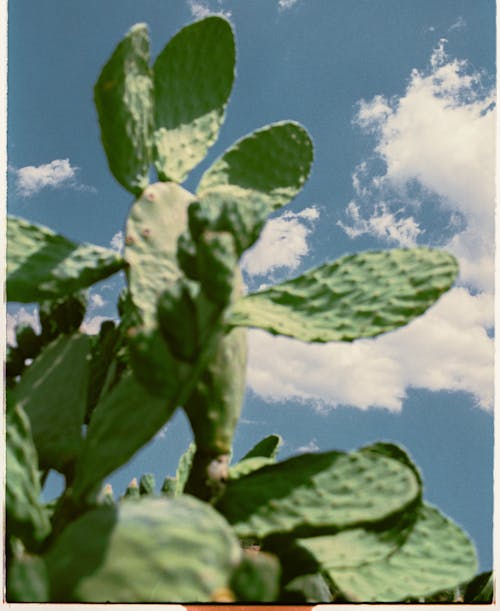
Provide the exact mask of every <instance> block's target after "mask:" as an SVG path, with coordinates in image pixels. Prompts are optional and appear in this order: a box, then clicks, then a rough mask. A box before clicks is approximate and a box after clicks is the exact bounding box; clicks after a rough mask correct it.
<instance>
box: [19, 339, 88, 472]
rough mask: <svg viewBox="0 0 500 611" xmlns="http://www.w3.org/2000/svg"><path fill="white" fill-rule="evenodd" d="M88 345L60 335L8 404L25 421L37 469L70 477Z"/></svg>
mask: <svg viewBox="0 0 500 611" xmlns="http://www.w3.org/2000/svg"><path fill="white" fill-rule="evenodd" d="M89 352H90V339H89V337H88V336H86V335H80V334H74V335H71V336H64V335H61V336H60V337H59V338H58V339H56V340H55V341H54V342H52V343H51V344H49V345H48V346H47V347H46V348H45V349H44V350H43V352H41V354H40V355H39V356H38V357H37V358H36V359H35V360H34V361H33V364H32V365H31V366H30V367H28V368H27V369H26V371H25V372H24V374H23V375H22V377H21V379H20V381H19V384H18V385H17V387H16V388H15V390H14V391H13V398H14V399H15V401H16V402H17V403H18V405H20V406H21V407H22V408H23V409H24V411H25V412H26V414H27V415H28V417H29V419H30V425H31V432H32V434H33V439H34V441H35V446H36V449H37V452H38V460H39V463H40V467H41V468H42V469H57V470H58V471H60V472H62V473H66V474H68V473H71V472H72V469H73V466H74V462H75V460H76V459H77V457H78V456H79V454H80V450H81V446H82V443H83V439H82V433H81V429H82V424H83V422H84V419H85V408H86V398H87V386H88V370H89V362H88V356H89Z"/></svg>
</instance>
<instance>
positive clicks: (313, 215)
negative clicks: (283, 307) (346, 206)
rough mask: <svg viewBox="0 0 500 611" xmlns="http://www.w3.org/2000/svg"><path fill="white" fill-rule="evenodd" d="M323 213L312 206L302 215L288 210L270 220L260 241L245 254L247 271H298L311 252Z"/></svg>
mask: <svg viewBox="0 0 500 611" xmlns="http://www.w3.org/2000/svg"><path fill="white" fill-rule="evenodd" d="M319 214H320V213H319V210H318V208H317V207H316V206H310V207H309V208H306V209H305V210H302V211H301V212H291V211H288V210H287V211H286V212H284V213H282V214H281V215H280V216H278V217H276V218H273V219H270V220H269V221H268V222H267V223H266V225H265V227H264V230H263V231H262V234H261V236H260V238H259V240H258V241H257V242H256V243H255V244H254V246H253V247H252V248H251V249H250V250H248V251H247V252H246V253H245V254H244V255H243V258H242V260H241V267H242V269H243V271H244V272H245V273H246V274H248V275H249V276H262V275H265V274H269V273H270V272H273V271H275V270H277V269H279V268H286V269H288V270H290V271H294V270H295V269H297V268H298V266H299V265H300V262H301V259H302V258H303V257H305V256H306V255H307V254H308V253H309V248H310V247H309V243H308V238H309V236H310V234H311V233H312V231H313V228H314V223H315V222H316V221H317V220H318V219H319Z"/></svg>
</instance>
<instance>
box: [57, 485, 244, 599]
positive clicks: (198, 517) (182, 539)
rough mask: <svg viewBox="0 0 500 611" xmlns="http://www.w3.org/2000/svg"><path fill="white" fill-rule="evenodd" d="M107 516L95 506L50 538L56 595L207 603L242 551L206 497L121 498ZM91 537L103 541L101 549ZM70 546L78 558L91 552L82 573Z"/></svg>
mask: <svg viewBox="0 0 500 611" xmlns="http://www.w3.org/2000/svg"><path fill="white" fill-rule="evenodd" d="M110 517H113V514H112V512H108V513H104V512H103V510H102V509H101V510H97V511H93V512H91V513H89V514H87V515H85V516H83V517H82V518H80V519H79V520H77V521H76V522H74V523H73V524H71V525H70V526H69V527H68V528H67V529H66V530H65V531H64V532H63V533H62V535H61V536H60V537H59V539H58V540H57V541H56V542H55V544H54V546H53V547H52V549H51V550H50V552H49V554H48V557H47V563H48V566H49V571H50V576H51V583H52V585H53V586H54V587H55V588H57V589H63V591H59V592H57V594H58V596H57V599H58V600H60V601H61V600H68V601H70V600H71V601H80V602H107V601H108V602H123V603H148V602H168V603H172V602H210V601H211V600H216V599H217V597H218V593H219V592H220V591H221V590H224V591H226V590H227V588H228V587H229V582H230V578H231V575H232V573H233V571H234V569H235V568H236V566H237V565H238V564H239V562H240V557H241V550H240V548H239V544H238V541H237V539H236V537H235V536H234V534H233V533H232V531H231V529H230V527H229V525H228V524H227V523H226V522H225V520H224V519H223V518H222V516H220V515H219V514H218V513H217V512H216V511H215V510H214V509H213V508H212V507H210V506H209V505H207V504H206V503H202V502H200V501H198V500H197V499H195V498H192V497H187V496H183V497H179V498H177V499H171V500H169V499H141V500H139V501H136V502H134V503H123V504H121V505H120V508H119V513H118V515H117V516H116V517H115V518H114V523H113V521H112V520H111V519H110ZM96 539H101V540H104V541H103V543H102V544H101V546H99V548H97V543H94V542H93V541H95V540H96ZM96 548H97V549H96ZM75 549H78V557H80V556H82V557H83V558H88V559H89V560H90V559H92V558H93V556H95V558H94V560H95V562H94V563H92V564H91V563H90V562H89V566H88V567H86V568H87V570H86V571H85V572H82V569H81V566H80V565H79V563H78V560H77V558H76V556H77V555H76V554H75V553H74V551H75ZM104 550H105V557H104V554H103V551H104ZM92 565H94V566H92ZM91 567H92V568H93V570H92V569H91ZM75 574H76V576H77V577H76V579H75ZM78 577H79V579H78ZM77 579H78V581H77V582H76V583H75V581H76V580H77ZM68 581H69V582H72V583H71V585H72V588H71V591H69V590H68V588H67V587H66V585H65V584H66V583H67V582H68ZM64 590H65V591H64Z"/></svg>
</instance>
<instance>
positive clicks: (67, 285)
mask: <svg viewBox="0 0 500 611" xmlns="http://www.w3.org/2000/svg"><path fill="white" fill-rule="evenodd" d="M7 242H8V248H7V279H6V281H7V298H8V300H9V301H22V302H25V303H29V302H38V301H40V300H42V299H56V298H58V297H62V296H66V295H67V294H68V293H73V292H75V291H78V290H80V289H82V288H85V287H87V286H90V285H91V284H94V283H95V282H98V281H99V280H103V279H104V278H107V277H108V276H110V275H111V274H114V273H115V272H117V271H119V270H120V269H122V268H123V266H124V262H123V260H122V259H121V257H120V256H119V255H117V254H116V253H115V252H114V251H112V250H108V249H106V248H101V247H100V246H93V245H91V244H80V245H78V244H76V243H75V242H72V241H70V240H68V239H67V238H65V237H63V236H60V235H58V234H56V233H54V232H53V231H51V230H50V229H47V227H42V226H41V225H34V224H33V223H29V222H28V221H25V220H23V219H18V218H15V217H12V216H8V217H7Z"/></svg>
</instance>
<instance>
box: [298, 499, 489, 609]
mask: <svg viewBox="0 0 500 611" xmlns="http://www.w3.org/2000/svg"><path fill="white" fill-rule="evenodd" d="M348 533H349V531H347V533H346V534H348ZM341 535H344V533H341V534H340V535H337V537H340V538H341V539H343V540H342V541H336V540H335V536H334V537H321V538H319V539H316V540H314V539H312V540H307V539H306V540H305V541H302V542H301V544H302V545H304V546H305V547H307V549H308V550H309V552H310V553H312V554H313V556H315V558H316V559H317V560H318V562H319V563H320V566H321V567H322V569H323V570H324V571H325V572H326V574H327V575H328V577H329V578H330V579H331V580H332V581H333V582H334V583H335V585H336V586H337V587H338V588H339V589H340V590H341V591H342V592H343V593H344V594H345V596H346V597H347V598H348V599H349V600H351V601H353V602H397V601H401V600H404V599H406V598H408V597H425V596H430V595H432V594H433V593H435V592H438V591H440V590H442V589H444V588H448V587H452V586H456V585H457V584H460V583H461V582H463V581H465V580H467V579H469V578H470V576H471V575H474V572H475V571H476V569H477V560H476V554H475V551H474V547H473V545H472V544H471V542H470V540H469V539H468V538H467V537H466V536H465V534H464V533H463V532H462V531H461V530H460V529H459V528H458V527H457V526H456V525H455V524H453V522H451V521H450V520H448V519H446V518H445V517H444V516H443V515H441V514H440V513H439V511H437V510H436V509H434V508H433V507H430V506H429V505H426V504H424V505H423V506H422V507H420V508H419V510H418V512H417V517H416V521H415V523H414V525H413V526H412V527H411V528H410V530H409V532H408V534H407V535H406V537H405V538H403V540H402V541H401V542H400V543H399V545H398V546H397V547H395V548H394V547H393V546H392V545H387V543H386V542H385V541H381V536H380V533H370V532H369V531H364V532H363V531H361V530H358V531H357V532H355V533H353V534H351V536H346V537H342V536H341Z"/></svg>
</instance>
